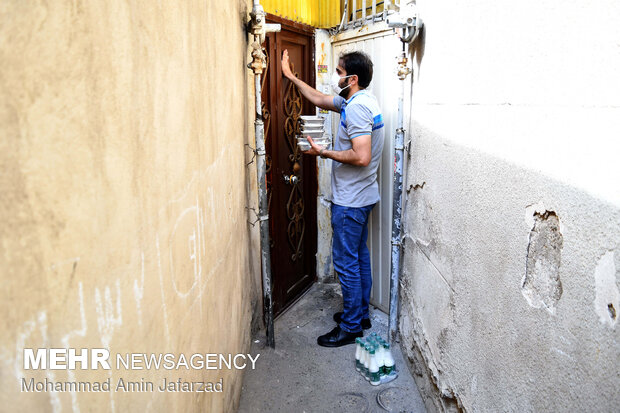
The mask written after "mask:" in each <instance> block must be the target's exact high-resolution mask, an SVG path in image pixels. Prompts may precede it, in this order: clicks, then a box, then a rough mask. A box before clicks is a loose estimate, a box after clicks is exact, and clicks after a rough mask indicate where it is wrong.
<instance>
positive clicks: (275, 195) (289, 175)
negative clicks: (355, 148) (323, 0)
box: [262, 16, 317, 315]
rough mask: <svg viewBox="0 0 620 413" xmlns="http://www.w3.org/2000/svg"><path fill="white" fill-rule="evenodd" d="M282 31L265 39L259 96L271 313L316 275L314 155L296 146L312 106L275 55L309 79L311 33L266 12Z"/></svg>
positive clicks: (312, 111) (312, 82)
mask: <svg viewBox="0 0 620 413" xmlns="http://www.w3.org/2000/svg"><path fill="white" fill-rule="evenodd" d="M268 21H269V22H272V23H280V24H281V25H282V31H281V32H279V33H270V34H269V35H268V36H267V38H266V41H265V45H264V46H265V52H266V54H267V56H268V63H267V65H268V66H267V71H266V75H265V76H264V78H263V81H264V83H263V94H262V99H263V102H264V106H263V117H264V119H265V138H266V140H265V144H266V150H267V191H268V194H269V195H268V196H269V224H270V237H271V264H272V292H273V308H274V314H276V315H277V314H279V313H280V312H282V311H283V310H284V309H285V308H286V307H287V306H288V305H289V304H291V303H292V302H293V301H295V299H296V298H298V297H299V296H300V295H301V294H302V293H303V292H304V291H305V290H307V289H308V287H310V285H311V284H312V283H313V281H314V280H315V278H316V245H317V232H316V231H317V226H316V198H317V167H316V158H315V157H313V156H306V155H303V154H302V152H301V151H300V150H299V149H298V148H297V142H296V138H295V135H296V134H297V133H299V126H298V122H297V120H298V119H299V116H300V115H306V114H309V115H313V114H314V113H315V107H314V106H313V105H312V104H311V103H310V102H308V101H307V100H306V99H304V98H303V97H302V95H301V93H300V92H299V90H298V89H297V87H296V86H295V85H294V84H292V83H291V82H290V81H289V80H288V79H286V78H284V77H282V69H281V66H280V61H281V58H282V52H283V51H284V50H285V49H287V50H288V52H289V57H290V61H291V63H292V64H291V66H292V69H293V72H294V73H295V74H296V75H297V77H299V78H300V79H302V80H303V81H305V82H306V83H308V84H310V85H313V84H314V62H313V50H314V37H313V32H312V29H311V28H310V27H308V26H304V25H300V24H296V23H293V22H289V21H287V20H283V19H280V18H277V17H275V16H270V18H268Z"/></svg>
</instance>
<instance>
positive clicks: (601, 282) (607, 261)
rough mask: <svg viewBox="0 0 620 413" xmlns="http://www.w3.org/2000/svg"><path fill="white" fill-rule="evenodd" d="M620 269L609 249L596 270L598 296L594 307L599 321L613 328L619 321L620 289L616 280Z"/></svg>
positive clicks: (595, 283) (595, 280)
mask: <svg viewBox="0 0 620 413" xmlns="http://www.w3.org/2000/svg"><path fill="white" fill-rule="evenodd" d="M617 274H618V270H617V268H616V264H615V262H614V253H613V251H607V252H606V253H605V254H604V255H603V256H602V257H601V258H600V259H599V261H598V264H597V265H596V269H595V270H594V286H595V290H596V298H595V299H594V308H595V310H596V314H597V315H598V318H599V321H600V322H601V324H603V325H608V326H610V327H612V328H615V327H616V323H617V322H618V309H620V291H618V284H617V282H616V278H617Z"/></svg>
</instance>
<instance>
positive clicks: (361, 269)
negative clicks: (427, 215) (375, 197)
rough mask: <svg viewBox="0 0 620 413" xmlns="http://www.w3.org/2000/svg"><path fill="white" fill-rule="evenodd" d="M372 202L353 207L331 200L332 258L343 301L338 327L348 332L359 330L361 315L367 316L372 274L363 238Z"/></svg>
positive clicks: (362, 316)
mask: <svg viewBox="0 0 620 413" xmlns="http://www.w3.org/2000/svg"><path fill="white" fill-rule="evenodd" d="M374 206H375V205H374V204H373V205H368V206H365V207H361V208H354V207H343V206H340V205H336V204H332V229H333V239H332V258H333V261H334V270H335V271H336V272H337V273H338V278H339V279H340V285H341V286H342V301H343V303H342V307H343V314H342V321H341V322H340V328H341V329H343V330H345V331H348V332H350V333H357V332H359V331H362V324H361V323H362V318H369V312H368V301H369V300H370V290H371V288H372V274H371V271H370V252H369V251H368V247H367V246H366V240H367V239H368V217H369V216H370V211H372V208H373V207H374Z"/></svg>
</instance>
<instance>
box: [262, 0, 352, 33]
mask: <svg viewBox="0 0 620 413" xmlns="http://www.w3.org/2000/svg"><path fill="white" fill-rule="evenodd" d="M261 4H262V5H263V8H264V9H265V11H266V12H267V13H271V14H275V15H277V16H280V17H284V18H286V19H289V20H293V21H296V22H300V23H304V24H307V25H310V26H314V27H318V28H328V27H334V26H337V25H338V24H339V23H340V19H341V17H342V14H341V5H340V0H262V1H261Z"/></svg>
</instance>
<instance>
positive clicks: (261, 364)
mask: <svg viewBox="0 0 620 413" xmlns="http://www.w3.org/2000/svg"><path fill="white" fill-rule="evenodd" d="M337 311H342V296H341V295H340V286H339V285H338V284H315V285H313V286H312V287H311V288H310V290H309V291H308V292H307V293H306V295H304V296H303V297H302V298H301V299H300V300H299V301H298V302H297V303H295V304H294V305H293V306H292V307H291V308H290V309H289V310H287V311H286V312H285V313H284V314H282V315H281V316H280V317H278V319H277V320H276V321H275V340H276V348H275V350H274V349H271V348H269V347H266V344H265V333H264V331H261V332H259V334H258V335H257V336H256V337H255V338H254V339H253V342H252V349H251V353H252V354H257V353H259V354H260V357H259V359H258V361H257V369H256V370H246V371H245V376H244V379H243V387H242V391H241V401H240V405H239V412H242V413H244V412H356V413H364V412H384V411H392V412H416V413H418V412H426V410H425V408H424V403H423V402H422V399H421V398H420V394H419V392H418V388H417V387H416V385H415V382H414V381H413V379H412V377H411V374H410V373H409V370H408V368H407V366H406V365H405V362H404V360H403V356H402V354H401V352H400V349H399V347H398V345H397V346H396V348H395V349H393V355H394V359H395V361H396V368H397V370H398V378H397V379H396V380H394V381H392V382H390V383H386V384H382V385H379V386H372V385H370V383H369V382H367V381H366V380H365V379H364V378H363V377H362V376H361V375H360V374H359V373H358V372H357V371H356V370H355V346H354V345H347V346H343V347H339V348H324V347H320V346H318V345H317V344H316V339H317V337H318V336H320V335H322V334H325V333H327V332H328V331H330V330H331V329H332V328H333V327H335V326H336V324H335V323H334V321H333V320H332V315H333V314H334V313H335V312H337ZM371 322H372V329H371V330H365V333H364V336H368V334H370V333H371V332H377V333H378V334H381V336H382V337H384V338H386V335H387V334H386V333H387V315H386V314H384V313H383V312H381V311H380V310H378V309H374V308H371ZM382 405H383V407H382Z"/></svg>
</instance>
